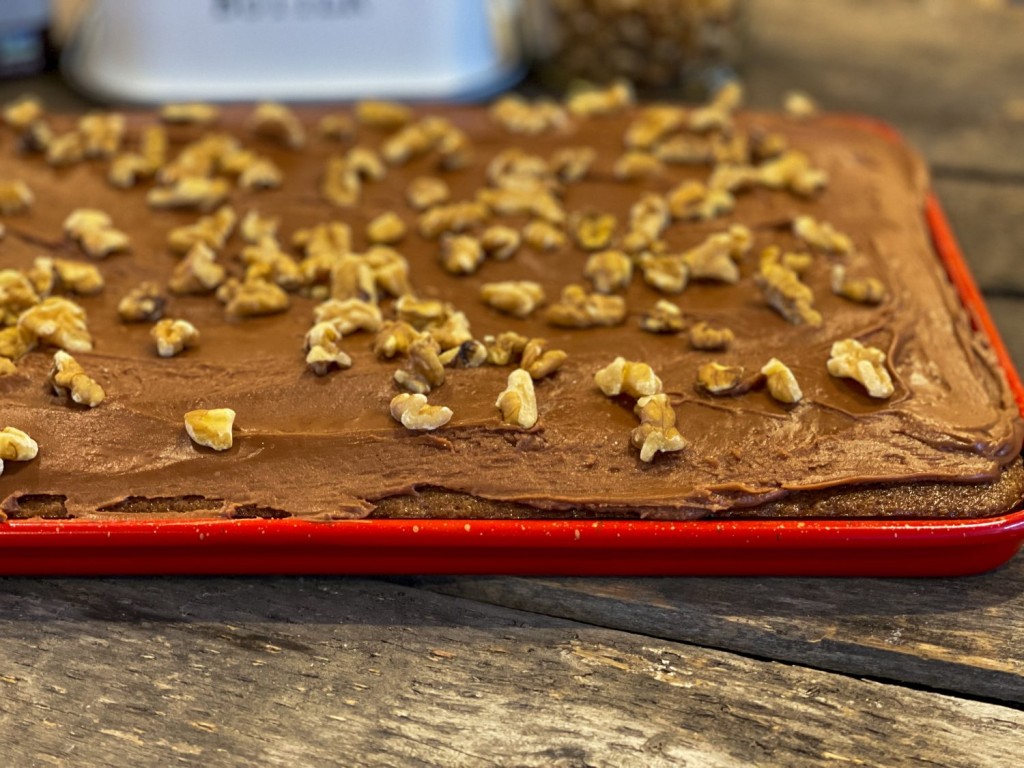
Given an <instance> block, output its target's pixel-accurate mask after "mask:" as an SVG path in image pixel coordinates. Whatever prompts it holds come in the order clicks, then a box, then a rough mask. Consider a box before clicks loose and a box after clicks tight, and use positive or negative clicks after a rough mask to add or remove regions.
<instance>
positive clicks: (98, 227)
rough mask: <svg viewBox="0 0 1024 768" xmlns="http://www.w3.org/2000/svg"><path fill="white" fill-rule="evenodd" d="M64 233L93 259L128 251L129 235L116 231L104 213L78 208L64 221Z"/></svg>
mask: <svg viewBox="0 0 1024 768" xmlns="http://www.w3.org/2000/svg"><path fill="white" fill-rule="evenodd" d="M64 233H65V234H66V235H68V237H70V238H71V239H72V240H74V241H75V242H77V243H78V244H79V246H81V248H82V250H83V251H85V252H86V253H87V254H89V255H90V256H92V257H93V258H97V259H102V258H106V257H107V256H109V255H110V254H112V253H118V252H121V251H126V250H128V246H129V242H128V235H126V234H125V233H124V232H121V231H120V230H117V229H114V225H113V222H112V221H111V219H110V216H108V215H107V214H106V213H104V212H103V211H97V210H95V209H92V208H78V209H76V210H74V211H72V212H71V213H70V214H69V215H68V217H67V218H66V219H64Z"/></svg>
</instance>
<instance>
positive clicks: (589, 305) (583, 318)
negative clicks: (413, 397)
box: [547, 285, 626, 328]
mask: <svg viewBox="0 0 1024 768" xmlns="http://www.w3.org/2000/svg"><path fill="white" fill-rule="evenodd" d="M625 319H626V300H625V299H623V298H622V297H621V296H604V295H602V294H599V293H587V291H586V289H585V288H584V287H583V286H581V285H567V286H566V287H565V288H564V289H563V290H562V296H561V300H560V301H559V302H558V303H557V304H554V305H552V306H551V307H548V311H547V321H548V322H549V323H550V324H551V325H556V326H560V327H562V328H594V327H598V326H612V325H620V324H621V323H622V322H623V321H624V320H625Z"/></svg>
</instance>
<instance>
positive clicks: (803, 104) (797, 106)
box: [782, 91, 818, 120]
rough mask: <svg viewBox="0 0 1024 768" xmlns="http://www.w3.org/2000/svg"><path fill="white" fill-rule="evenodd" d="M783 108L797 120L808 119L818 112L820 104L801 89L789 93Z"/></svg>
mask: <svg viewBox="0 0 1024 768" xmlns="http://www.w3.org/2000/svg"><path fill="white" fill-rule="evenodd" d="M782 108H783V109H784V110H785V112H786V114H787V115H789V116H790V117H793V118H796V119H797V120H806V119H808V118H810V117H814V116H815V115H817V114H818V105H817V104H815V103H814V99H812V98H811V97H810V96H808V95H807V94H806V93H803V92H801V91H790V92H789V93H787V94H786V98H785V101H784V102H783V107H782Z"/></svg>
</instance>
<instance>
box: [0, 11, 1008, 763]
mask: <svg viewBox="0 0 1024 768" xmlns="http://www.w3.org/2000/svg"><path fill="white" fill-rule="evenodd" d="M748 12H749V15H748V17H747V22H748V25H749V29H750V30H751V32H750V38H749V41H748V46H749V47H748V55H747V63H748V66H747V72H746V77H747V80H748V83H749V86H750V92H751V99H752V101H753V102H754V104H755V105H761V106H774V105H777V104H779V102H780V99H781V95H782V93H783V92H784V91H785V90H787V89H788V88H790V87H794V86H799V87H800V88H801V89H803V90H806V91H808V92H809V93H811V94H812V95H814V96H816V97H818V98H819V99H820V101H821V102H822V103H823V104H824V105H825V106H827V107H829V108H835V109H846V110H856V111H865V112H870V113H873V114H876V115H880V116H882V117H885V118H887V119H889V120H892V121H893V122H895V123H896V124H897V125H898V126H899V127H901V128H902V129H903V130H904V131H905V132H906V133H907V134H908V135H909V136H910V138H911V139H912V140H913V141H914V142H915V143H916V144H917V145H918V146H919V147H921V148H922V149H923V151H924V152H925V153H926V154H927V156H928V157H929V159H930V161H931V162H932V164H933V168H934V169H935V186H936V188H937V190H938V192H939V194H940V196H941V198H942V199H943V201H944V203H945V204H946V206H947V209H948V211H949V214H950V217H951V219H952V221H953V224H954V226H955V228H956V229H957V231H958V233H959V235H960V237H961V239H962V242H963V245H964V247H965V250H966V253H967V256H968V258H969V260H970V261H971V263H972V265H973V267H974V269H975V272H976V275H977V277H978V279H979V281H980V282H981V284H982V286H983V287H984V288H985V289H986V292H987V294H988V296H989V302H990V307H991V309H992V310H993V312H994V314H995V316H996V319H997V322H998V323H999V324H1000V326H1001V328H1002V330H1003V333H1004V334H1005V336H1006V340H1007V342H1008V344H1009V346H1010V348H1011V350H1012V352H1013V354H1014V356H1015V359H1016V360H1017V362H1018V365H1020V366H1021V367H1022V368H1024V330H1022V329H1024V270H1022V269H1020V266H1019V265H1020V264H1021V261H1022V260H1024V116H1020V117H1019V118H1017V119H1014V118H1013V115H1014V109H1015V106H1014V102H1012V101H1010V100H1012V99H1024V77H1022V75H1024V46H1021V45H1020V41H1021V40H1024V8H1021V7H1020V6H1017V7H1016V8H1014V7H1013V6H1005V5H1003V4H1000V3H998V2H995V1H994V0H992V1H990V2H985V3H982V2H973V1H971V0H946V1H945V2H938V1H937V0H936V1H934V2H933V1H931V0H921V1H920V2H916V3H907V2H901V3H878V2H871V3H865V2H856V0H842V1H841V2H840V0H833V1H832V2H830V3H827V4H825V3H820V4H816V3H812V2H809V1H808V0H751V2H750V3H749V5H748ZM24 85H25V84H18V83H13V84H4V85H2V86H0V99H2V100H3V101H6V100H7V99H8V98H10V97H11V95H12V94H14V93H17V92H20V91H21V90H22V89H23V88H24ZM30 85H32V86H33V87H37V88H39V89H41V90H42V91H43V92H44V93H47V92H50V93H47V95H56V96H57V97H58V98H62V99H65V100H66V101H65V102H64V103H68V104H74V103H75V102H74V100H73V97H72V96H70V95H69V94H68V93H67V91H66V90H65V89H64V88H63V86H61V85H59V84H55V83H54V81H53V79H52V78H51V79H41V80H36V81H33V82H32V83H31V84H30ZM1021 109H1022V110H1024V107H1022V108H1021ZM0 637H2V638H3V641H2V648H3V651H2V652H0V734H2V735H3V744H4V746H3V754H4V758H5V759H4V760H3V763H4V764H5V765H12V766H26V765H40V766H42V765H69V766H70V765H75V766H77V765H96V764H132V765H148V764H152V765H157V764H159V765H174V764H183V765H204V766H205V765H257V764H259V765H264V764H269V765H288V766H292V765H323V764H338V765H345V766H352V765H410V764H411V765H424V764H441V765H466V766H476V765H536V766H584V765H638V766H661V765H665V766H668V765H673V766H674V765H683V764H685V765H691V766H731V765H743V766H746V765H754V764H778V765H786V766H797V765H820V764H822V763H837V764H839V763H842V764H853V765H886V766H890V765H897V764H934V765H943V766H948V765H956V766H961V765H962V766H979V765H1007V766H1009V765H1019V764H1020V763H1021V753H1022V751H1024V712H1022V709H1024V652H1022V650H1021V646H1020V643H1021V639H1022V638H1024V556H1019V557H1017V558H1016V559H1015V560H1013V561H1012V562H1011V563H1010V564H1009V565H1008V566H1006V567H1004V568H1002V569H1001V570H999V571H998V572H995V573H991V574H988V575H984V576H978V577H973V578H962V579H939V580H900V579H849V580H824V579H722V578H688V579H678V578H665V579H652V578H647V579H572V578H558V579H554V578H500V577H488V578H465V577H463V578H417V579H400V580H396V579H362V578H360V579H356V578H193V579H189V578H145V579H139V578H135V579H128V578H123V579H2V580H0Z"/></svg>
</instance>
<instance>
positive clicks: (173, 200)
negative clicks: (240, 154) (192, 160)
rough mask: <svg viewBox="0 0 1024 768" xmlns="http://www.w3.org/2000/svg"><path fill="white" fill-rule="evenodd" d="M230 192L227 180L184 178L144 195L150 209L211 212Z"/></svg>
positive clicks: (196, 177) (200, 177)
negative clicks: (189, 209)
mask: <svg viewBox="0 0 1024 768" xmlns="http://www.w3.org/2000/svg"><path fill="white" fill-rule="evenodd" d="M230 191H231V187H230V185H229V184H228V181H227V179H208V178H205V177H203V176H185V177H183V178H180V179H178V180H177V181H175V182H174V183H173V184H171V185H170V186H168V187H153V188H152V189H150V190H149V192H147V193H146V202H147V203H148V204H149V207H150V208H170V209H173V208H186V209H188V208H191V209H195V210H199V211H211V210H213V209H214V208H216V207H217V206H218V205H220V204H221V203H223V202H224V200H225V199H226V198H227V196H228V194H229V192H230Z"/></svg>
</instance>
